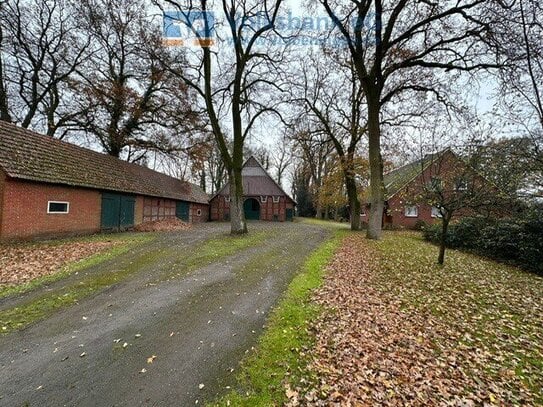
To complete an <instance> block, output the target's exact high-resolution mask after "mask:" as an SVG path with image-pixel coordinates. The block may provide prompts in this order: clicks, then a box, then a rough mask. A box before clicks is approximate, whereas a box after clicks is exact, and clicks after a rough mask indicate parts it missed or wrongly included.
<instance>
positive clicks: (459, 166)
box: [362, 149, 486, 229]
mask: <svg viewBox="0 0 543 407" xmlns="http://www.w3.org/2000/svg"><path fill="white" fill-rule="evenodd" d="M467 170H469V168H468V167H467V164H466V163H464V161H463V160H462V159H461V158H459V157H458V156H457V155H456V154H454V152H452V150H450V149H447V150H445V151H443V152H440V153H437V154H429V155H427V156H425V157H424V158H423V159H421V160H418V161H415V162H412V163H409V164H407V165H404V166H402V167H400V168H397V169H395V170H393V171H391V172H389V173H387V174H385V176H384V184H385V210H384V214H383V225H384V226H385V227H392V228H406V229H414V228H416V227H418V226H419V225H420V224H421V223H422V222H424V223H427V224H433V223H437V222H439V221H440V212H439V209H438V208H436V207H432V206H431V205H429V204H427V203H424V200H421V199H418V198H417V197H420V195H421V194H422V192H423V190H424V186H425V185H427V184H428V183H430V182H436V181H439V182H448V183H451V184H452V183H454V184H456V185H455V188H460V189H461V188H464V187H465V186H463V185H462V182H464V181H463V180H462V176H463V174H465V173H466V171H467ZM470 171H471V170H470ZM479 179H480V181H481V182H486V181H485V180H484V178H482V177H479ZM445 180H446V181H445ZM368 214H369V207H366V209H365V210H364V212H363V213H362V221H367V215H368ZM457 216H462V211H460V212H459V213H458V214H457Z"/></svg>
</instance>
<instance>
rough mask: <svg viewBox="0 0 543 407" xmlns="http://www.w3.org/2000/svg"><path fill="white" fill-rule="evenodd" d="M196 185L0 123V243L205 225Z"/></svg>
mask: <svg viewBox="0 0 543 407" xmlns="http://www.w3.org/2000/svg"><path fill="white" fill-rule="evenodd" d="M208 198H209V197H208V195H207V194H206V193H205V192H204V191H202V189H201V188H200V187H198V186H197V185H194V184H191V183H188V182H184V181H181V180H179V179H176V178H173V177H169V176H167V175H165V174H162V173H159V172H156V171H153V170H151V169H149V168H146V167H143V166H141V165H137V164H132V163H128V162H126V161H122V160H119V159H117V158H115V157H111V156H108V155H105V154H100V153H97V152H95V151H92V150H89V149H85V148H82V147H78V146H76V145H73V144H70V143H66V142H63V141H59V140H56V139H53V138H51V137H47V136H43V135H41V134H37V133H35V132H32V131H29V130H26V129H22V128H20V127H18V126H15V125H12V124H8V123H5V122H1V121H0V240H12V239H28V238H33V237H42V236H43V237H48V236H61V235H71V234H86V233H96V232H100V231H119V230H126V229H130V228H132V227H134V226H136V225H139V224H141V223H143V222H150V221H158V220H166V219H168V218H176V217H177V218H179V219H181V220H183V221H186V222H191V223H197V222H206V221H208V220H209V204H208Z"/></svg>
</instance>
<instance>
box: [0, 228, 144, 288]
mask: <svg viewBox="0 0 543 407" xmlns="http://www.w3.org/2000/svg"><path fill="white" fill-rule="evenodd" d="M153 238H154V236H153V235H142V234H119V235H96V236H90V237H84V238H79V239H76V240H74V239H71V240H57V241H51V242H40V243H31V244H29V245H30V246H36V245H43V244H47V245H51V246H58V245H61V244H65V243H70V242H90V243H92V242H100V241H104V240H111V241H113V242H114V243H116V244H115V245H114V246H113V247H111V248H109V249H107V250H105V251H103V252H100V253H96V254H94V255H92V256H89V257H87V258H85V259H82V260H79V261H76V262H73V263H70V264H67V265H65V266H64V267H62V268H61V269H60V270H59V271H58V272H57V273H54V274H51V275H47V276H43V277H39V278H36V279H34V280H32V281H29V282H27V283H24V284H19V285H15V286H3V287H0V299H1V298H5V297H9V296H12V295H17V294H24V293H27V292H29V291H32V290H34V289H36V288H39V287H41V286H44V285H47V284H51V283H53V282H55V281H58V280H61V279H63V278H66V277H68V276H69V275H71V274H73V273H77V272H78V271H80V270H83V269H85V268H88V267H92V266H94V265H97V264H100V263H102V262H104V261H106V260H108V259H111V258H113V257H116V256H120V255H121V254H123V253H126V252H127V251H128V250H130V249H131V248H132V247H134V246H135V245H137V244H140V243H144V242H148V241H150V240H152V239H153Z"/></svg>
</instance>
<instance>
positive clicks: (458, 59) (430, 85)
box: [318, 0, 497, 239]
mask: <svg viewBox="0 0 543 407" xmlns="http://www.w3.org/2000/svg"><path fill="white" fill-rule="evenodd" d="M318 2H319V3H320V4H321V5H322V6H323V7H324V9H325V10H326V12H327V13H328V15H329V16H330V18H332V20H333V21H334V23H335V25H336V27H337V29H338V30H339V31H340V33H341V34H340V35H341V36H342V37H343V38H344V39H345V42H346V46H347V48H348V50H349V52H350V53H351V55H352V58H353V61H354V66H355V69H356V73H357V76H358V79H359V81H360V85H361V87H362V89H363V91H364V96H365V98H366V103H367V126H368V138H369V162H370V170H371V186H370V190H371V193H370V196H371V198H370V204H371V209H370V220H369V225H368V237H369V238H371V239H379V238H380V237H381V230H382V214H383V208H384V185H383V159H382V155H381V143H382V137H381V136H382V129H381V123H380V116H381V112H382V108H383V106H384V105H386V104H387V103H390V102H393V101H394V100H395V99H397V98H398V97H399V96H400V95H401V94H405V93H406V92H407V93H414V92H423V93H427V94H436V93H437V94H438V93H439V87H438V86H436V79H435V76H434V75H433V73H434V72H435V71H436V70H441V71H445V72H451V71H464V72H470V71H476V70H479V69H484V68H489V67H493V66H495V64H494V63H492V62H489V61H488V60H486V59H485V57H486V52H485V49H484V47H483V46H482V45H481V44H483V43H484V42H483V40H484V39H485V36H486V35H487V33H488V30H489V29H490V24H489V18H488V14H487V12H486V6H487V5H488V4H494V3H497V2H492V1H489V0H466V1H440V2H426V1H425V2H420V1H414V0H400V1H394V2H393V1H383V0H348V1H347V0H318ZM353 21H354V24H353ZM438 96H440V95H438Z"/></svg>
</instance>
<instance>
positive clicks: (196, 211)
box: [190, 203, 209, 223]
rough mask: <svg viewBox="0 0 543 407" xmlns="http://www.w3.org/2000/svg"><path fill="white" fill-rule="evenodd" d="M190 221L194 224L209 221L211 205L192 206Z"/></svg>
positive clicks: (194, 204) (193, 204)
mask: <svg viewBox="0 0 543 407" xmlns="http://www.w3.org/2000/svg"><path fill="white" fill-rule="evenodd" d="M190 221H191V222H192V223H204V222H207V221H209V205H206V204H197V203H192V204H190Z"/></svg>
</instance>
